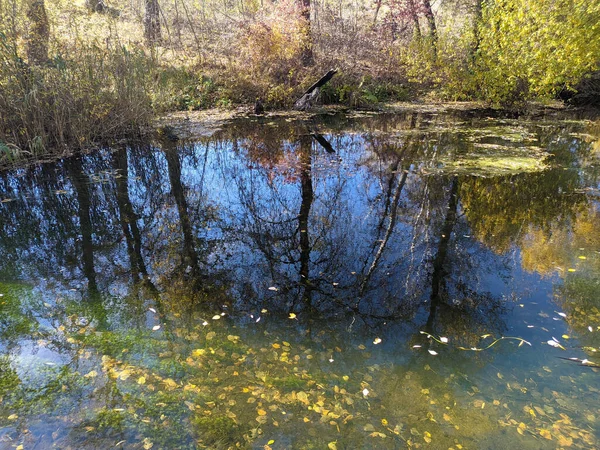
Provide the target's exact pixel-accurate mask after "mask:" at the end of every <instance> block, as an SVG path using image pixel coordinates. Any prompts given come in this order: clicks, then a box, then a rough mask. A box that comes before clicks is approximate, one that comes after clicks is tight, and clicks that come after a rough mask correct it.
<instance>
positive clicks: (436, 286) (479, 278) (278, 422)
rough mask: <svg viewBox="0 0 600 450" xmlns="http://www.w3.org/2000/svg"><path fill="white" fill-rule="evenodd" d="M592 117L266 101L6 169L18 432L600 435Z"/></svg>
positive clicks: (5, 378)
mask: <svg viewBox="0 0 600 450" xmlns="http://www.w3.org/2000/svg"><path fill="white" fill-rule="evenodd" d="M598 134H599V133H598V129H597V126H596V128H594V126H593V124H591V123H590V122H587V121H577V120H564V119H560V118H557V117H538V118H535V119H531V118H529V119H511V120H507V119H494V118H489V117H477V116H476V115H474V114H469V113H461V114H454V115H444V114H442V115H436V114H425V113H411V114H406V115H398V114H397V115H373V116H371V115H365V116H362V117H353V118H348V117H342V116H325V117H321V118H319V119H313V120H311V121H310V122H309V123H306V122H303V121H301V120H297V119H292V118H288V119H285V118H284V119H280V120H275V119H266V120H246V121H238V122H233V123H230V124H228V125H227V126H225V127H223V129H221V130H219V131H217V132H216V133H215V134H214V135H213V136H212V137H207V138H199V139H196V140H194V141H191V142H183V141H177V142H175V141H170V140H169V139H168V138H162V139H159V140H158V141H157V142H155V143H154V144H136V145H123V146H114V147H112V148H110V149H108V148H107V149H103V150H99V151H96V152H93V153H90V154H87V155H84V156H79V157H73V158H67V159H64V160H61V161H57V162H54V163H46V164H40V165H37V166H32V167H28V168H22V169H14V170H11V171H5V172H3V173H1V174H0V201H2V203H0V233H1V234H0V295H1V297H0V448H2V449H4V448H6V449H11V448H19V446H22V447H21V448H25V449H29V448H37V449H44V448H61V449H92V448H94V449H95V448H131V449H139V448H144V449H149V448H155V449H157V448H177V449H185V448H272V449H291V448H294V449H325V448H329V449H336V448H337V449H356V448H382V449H387V448H390V449H395V448H428V449H444V450H445V449H449V448H453V449H461V448H463V449H466V448H470V449H517V448H518V449H546V448H547V449H554V448H567V447H573V448H590V449H592V448H598V446H599V438H600V422H599V421H600V414H599V413H598V404H599V402H598V400H599V393H600V373H599V371H598V368H597V367H595V365H596V364H599V363H600V357H598V356H597V355H598V353H597V351H598V348H599V347H600V310H599V308H600V277H599V275H600V202H599V200H600V196H599V194H600V191H599V187H600V186H599V181H600V170H599V167H600V160H599V159H598V156H599V155H600V146H599V144H598ZM325 141H326V142H325ZM319 142H321V143H319ZM327 143H328V144H329V145H330V146H331V147H329V146H328V144H327ZM543 152H546V153H548V154H549V155H546V153H543ZM542 154H544V155H546V159H545V162H544V166H543V167H542V164H541V163H540V161H541V159H542V158H541V156H540V155H542ZM532 155H533V156H532ZM569 358H574V359H571V360H570V359H569ZM582 361H583V362H582Z"/></svg>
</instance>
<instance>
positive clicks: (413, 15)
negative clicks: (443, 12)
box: [408, 0, 421, 38]
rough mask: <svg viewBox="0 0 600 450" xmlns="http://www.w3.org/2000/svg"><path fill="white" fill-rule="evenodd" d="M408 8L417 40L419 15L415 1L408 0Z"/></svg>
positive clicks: (418, 36) (418, 35)
mask: <svg viewBox="0 0 600 450" xmlns="http://www.w3.org/2000/svg"><path fill="white" fill-rule="evenodd" d="M408 8H409V9H410V18H411V20H412V23H413V29H414V34H415V36H416V37H417V38H420V37H421V26H420V25H419V13H418V11H417V5H415V0H408Z"/></svg>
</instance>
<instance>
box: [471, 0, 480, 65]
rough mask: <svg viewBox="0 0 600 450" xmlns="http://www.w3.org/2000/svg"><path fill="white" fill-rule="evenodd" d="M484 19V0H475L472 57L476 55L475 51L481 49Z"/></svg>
mask: <svg viewBox="0 0 600 450" xmlns="http://www.w3.org/2000/svg"><path fill="white" fill-rule="evenodd" d="M482 19H483V1H482V0H475V7H474V11H473V47H472V48H471V57H472V58H473V57H475V53H477V50H479V44H480V41H481V36H480V34H479V27H480V26H481V21H482Z"/></svg>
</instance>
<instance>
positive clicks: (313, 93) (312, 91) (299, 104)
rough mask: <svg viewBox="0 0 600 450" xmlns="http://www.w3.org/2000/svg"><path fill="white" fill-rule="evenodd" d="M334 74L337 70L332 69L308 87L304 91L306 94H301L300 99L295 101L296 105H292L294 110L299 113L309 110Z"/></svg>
mask: <svg viewBox="0 0 600 450" xmlns="http://www.w3.org/2000/svg"><path fill="white" fill-rule="evenodd" d="M336 73H337V69H332V70H330V71H329V72H327V73H326V74H325V75H323V76H322V77H321V78H320V79H319V81H317V82H316V83H315V84H313V85H312V86H311V87H309V88H308V89H307V90H306V92H304V94H302V97H300V98H299V99H298V100H296V103H294V109H297V110H300V111H306V110H307V109H309V108H310V107H311V106H312V104H313V102H314V101H315V99H316V98H317V97H318V96H319V92H320V88H321V87H322V86H323V85H324V84H325V83H327V82H328V81H329V80H331V79H332V78H333V76H334V75H335V74H336Z"/></svg>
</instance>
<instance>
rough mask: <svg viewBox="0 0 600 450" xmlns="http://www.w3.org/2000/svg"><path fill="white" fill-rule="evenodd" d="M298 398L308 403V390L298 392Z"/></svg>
mask: <svg viewBox="0 0 600 450" xmlns="http://www.w3.org/2000/svg"><path fill="white" fill-rule="evenodd" d="M296 398H297V399H298V401H299V402H302V403H304V404H305V405H308V403H309V402H308V395H307V394H306V392H302V391H300V392H298V393H297V394H296Z"/></svg>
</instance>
